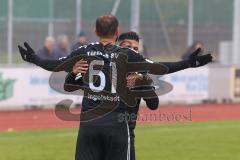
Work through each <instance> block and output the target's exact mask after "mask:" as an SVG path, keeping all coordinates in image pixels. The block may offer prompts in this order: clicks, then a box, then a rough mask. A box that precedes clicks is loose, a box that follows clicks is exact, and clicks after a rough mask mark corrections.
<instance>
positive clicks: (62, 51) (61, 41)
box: [53, 35, 69, 58]
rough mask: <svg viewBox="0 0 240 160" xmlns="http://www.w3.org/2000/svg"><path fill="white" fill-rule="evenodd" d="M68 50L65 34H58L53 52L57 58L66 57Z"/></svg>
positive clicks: (67, 40)
mask: <svg viewBox="0 0 240 160" xmlns="http://www.w3.org/2000/svg"><path fill="white" fill-rule="evenodd" d="M68 51H69V39H68V37H67V36H66V35H60V36H58V38H57V47H56V48H55V49H54V51H53V52H54V54H56V55H57V58H61V57H66V56H67V55H68Z"/></svg>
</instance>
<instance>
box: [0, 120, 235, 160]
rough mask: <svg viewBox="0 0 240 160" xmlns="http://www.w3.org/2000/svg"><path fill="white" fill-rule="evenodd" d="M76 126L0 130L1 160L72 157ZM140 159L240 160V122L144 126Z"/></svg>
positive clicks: (64, 159)
mask: <svg viewBox="0 0 240 160" xmlns="http://www.w3.org/2000/svg"><path fill="white" fill-rule="evenodd" d="M76 135H77V130H76V129H48V130H37V131H18V132H1V133H0V160H73V159H74V150H75V141H76ZM136 149H137V159H138V160H160V159H164V160H165V159H166V160H239V159H240V152H239V151H240V121H228V122H205V123H185V124H183V123H179V124H169V125H142V126H138V127H137V130H136Z"/></svg>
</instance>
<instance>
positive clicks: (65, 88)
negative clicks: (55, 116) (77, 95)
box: [63, 83, 74, 92]
mask: <svg viewBox="0 0 240 160" xmlns="http://www.w3.org/2000/svg"><path fill="white" fill-rule="evenodd" d="M63 89H64V91H66V92H73V91H74V89H73V87H72V85H69V84H67V83H64V86H63Z"/></svg>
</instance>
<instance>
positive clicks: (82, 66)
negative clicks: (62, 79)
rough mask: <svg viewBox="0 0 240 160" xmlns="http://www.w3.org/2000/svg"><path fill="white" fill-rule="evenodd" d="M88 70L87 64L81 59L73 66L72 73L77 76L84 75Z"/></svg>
mask: <svg viewBox="0 0 240 160" xmlns="http://www.w3.org/2000/svg"><path fill="white" fill-rule="evenodd" d="M87 70H88V64H87V61H84V60H83V59H81V60H80V61H78V62H77V63H75V65H74V66H73V69H72V72H73V73H74V74H75V75H77V74H79V73H82V74H85V73H86V72H87Z"/></svg>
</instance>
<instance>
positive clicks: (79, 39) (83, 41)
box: [71, 32, 87, 51]
mask: <svg viewBox="0 0 240 160" xmlns="http://www.w3.org/2000/svg"><path fill="white" fill-rule="evenodd" d="M86 44H87V37H86V34H85V33H84V32H80V33H79V34H78V37H77V40H76V41H75V42H74V43H73V45H72V46H71V50H72V51H73V50H75V49H77V48H78V47H80V46H83V45H86Z"/></svg>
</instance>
